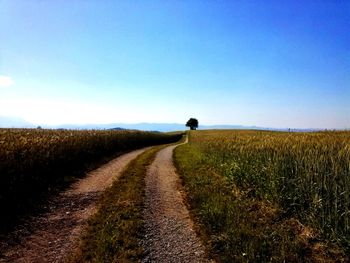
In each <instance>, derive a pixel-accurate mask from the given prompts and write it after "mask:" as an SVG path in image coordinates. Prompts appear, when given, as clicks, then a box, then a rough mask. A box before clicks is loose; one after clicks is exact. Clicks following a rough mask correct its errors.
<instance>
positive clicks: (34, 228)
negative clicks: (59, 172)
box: [0, 149, 145, 262]
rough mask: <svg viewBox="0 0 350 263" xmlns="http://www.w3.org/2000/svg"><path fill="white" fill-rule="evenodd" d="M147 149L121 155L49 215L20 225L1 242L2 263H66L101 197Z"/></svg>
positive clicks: (65, 195) (66, 195)
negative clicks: (122, 172) (129, 164)
mask: <svg viewBox="0 0 350 263" xmlns="http://www.w3.org/2000/svg"><path fill="white" fill-rule="evenodd" d="M144 151H145V149H141V150H136V151H133V152H130V153H128V154H125V155H122V156H120V157H118V158H116V159H114V160H112V161H111V162H109V163H107V164H105V165H103V166H102V167H100V168H99V169H97V170H94V171H92V172H90V173H89V174H88V175H87V176H86V177H85V178H84V179H81V180H79V181H77V182H76V183H75V184H74V185H72V187H71V188H70V189H69V190H67V191H65V192H63V193H62V194H60V195H59V196H58V197H56V198H54V199H53V200H51V201H50V202H49V206H50V207H49V212H48V213H47V214H44V215H42V216H40V217H35V218H32V219H31V220H29V221H28V222H26V223H25V224H23V225H21V226H20V227H19V228H18V229H17V230H16V231H15V232H13V233H12V234H11V235H10V236H9V238H8V239H7V240H0V262H64V259H65V258H66V256H67V255H68V254H69V253H70V252H71V251H74V249H75V247H76V245H77V242H76V241H77V238H78V237H79V235H80V233H81V230H82V228H83V226H84V224H85V222H86V220H87V218H88V217H89V216H90V215H91V214H93V213H94V211H95V210H96V209H95V206H96V201H97V199H98V197H99V196H100V194H101V193H102V192H103V190H105V189H106V188H107V187H108V186H110V185H111V184H112V182H113V181H114V180H115V179H116V178H118V176H119V174H120V173H121V171H122V170H123V169H124V168H125V167H126V166H127V164H128V163H129V162H130V161H131V160H132V159H134V158H136V157H137V156H138V155H139V154H141V153H142V152H144Z"/></svg>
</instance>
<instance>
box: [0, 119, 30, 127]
mask: <svg viewBox="0 0 350 263" xmlns="http://www.w3.org/2000/svg"><path fill="white" fill-rule="evenodd" d="M35 127H36V126H35V125H34V124H32V123H30V122H27V121H26V120H23V119H21V118H17V117H9V116H0V128H35Z"/></svg>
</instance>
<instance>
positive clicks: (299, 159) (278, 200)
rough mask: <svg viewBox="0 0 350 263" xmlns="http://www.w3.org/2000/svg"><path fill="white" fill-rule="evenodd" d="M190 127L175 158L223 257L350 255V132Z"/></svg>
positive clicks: (205, 230)
mask: <svg viewBox="0 0 350 263" xmlns="http://www.w3.org/2000/svg"><path fill="white" fill-rule="evenodd" d="M189 134H190V143H189V144H188V145H183V146H180V147H178V148H177V149H176V150H175V162H176V166H177V168H178V171H179V173H180V175H181V176H182V178H183V181H184V184H185V188H186V190H187V192H188V196H189V202H190V205H191V207H192V208H193V215H194V217H195V219H196V220H197V222H198V223H199V225H200V226H202V227H201V234H202V237H204V240H206V242H207V245H208V246H209V249H210V251H211V253H212V255H213V256H214V257H216V258H217V259H218V260H219V261H222V262H256V261H259V262H283V261H286V262H332V261H333V260H334V261H338V262H345V261H346V260H348V259H346V256H345V255H346V254H348V253H349V244H350V227H349V222H350V221H349V220H350V197H349V190H350V166H349V164H350V132H317V133H282V132H265V131H196V132H190V133H189Z"/></svg>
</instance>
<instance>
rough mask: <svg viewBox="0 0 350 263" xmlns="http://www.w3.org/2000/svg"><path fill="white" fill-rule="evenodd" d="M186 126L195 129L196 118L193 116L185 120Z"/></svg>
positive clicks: (196, 125)
mask: <svg viewBox="0 0 350 263" xmlns="http://www.w3.org/2000/svg"><path fill="white" fill-rule="evenodd" d="M186 127H190V129H191V130H195V129H197V128H198V120H197V119H195V118H191V119H189V120H188V121H187V123H186Z"/></svg>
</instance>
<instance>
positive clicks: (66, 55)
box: [0, 0, 350, 129]
mask: <svg viewBox="0 0 350 263" xmlns="http://www.w3.org/2000/svg"><path fill="white" fill-rule="evenodd" d="M349 28H350V2H349V1H283V2H281V1H166V2H164V1H142V2H140V1H107V0H105V1H92V0H90V1H86V0H75V1H24V0H23V1H18V0H2V1H0V41H1V45H0V115H1V116H14V117H18V118H22V119H24V120H26V121H28V122H31V123H36V124H47V125H57V124H86V123H95V124H99V123H101V124H102V123H122V122H124V123H140V122H149V123H185V122H186V121H187V120H188V119H189V118H190V117H195V118H197V119H198V120H199V122H200V124H206V125H213V124H237V125H255V126H262V127H276V128H282V127H290V128H328V129H333V128H337V129H345V128H350V107H349V102H350V74H349V72H350V45H349V43H350V31H349V30H348V29H349Z"/></svg>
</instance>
